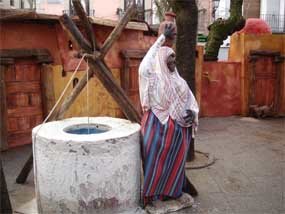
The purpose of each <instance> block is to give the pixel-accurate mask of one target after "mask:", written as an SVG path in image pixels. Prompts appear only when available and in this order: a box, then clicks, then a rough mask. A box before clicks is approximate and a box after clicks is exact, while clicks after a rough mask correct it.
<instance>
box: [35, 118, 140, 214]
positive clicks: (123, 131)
mask: <svg viewBox="0 0 285 214" xmlns="http://www.w3.org/2000/svg"><path fill="white" fill-rule="evenodd" d="M139 130H140V126H139V125H138V124H135V123H131V122H129V121H127V120H123V119H117V118H108V117H95V118H89V124H88V119H87V118H71V119H66V120H62V121H54V122H49V123H46V124H44V125H42V127H40V126H37V127H35V128H34V129H33V144H34V151H33V152H34V166H35V167H34V172H35V184H36V197H37V204H38V210H39V213H48V214H49V213H68V214H71V213H74V214H75V213H76V214H77V213H119V212H123V211H130V212H132V211H131V210H135V209H136V208H137V207H138V206H139V199H140V171H141V170H140V169H141V162H140V158H141V156H140V144H139V136H140V135H139Z"/></svg>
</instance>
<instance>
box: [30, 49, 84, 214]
mask: <svg viewBox="0 0 285 214" xmlns="http://www.w3.org/2000/svg"><path fill="white" fill-rule="evenodd" d="M85 56H86V54H83V56H82V58H81V59H80V61H79V63H78V65H77V66H76V68H75V71H74V72H73V74H72V76H71V77H70V79H69V81H68V82H67V84H66V86H65V88H64V89H63V91H62V92H61V95H60V96H59V98H58V100H57V101H56V103H55V105H54V106H53V108H52V109H51V111H50V113H49V114H48V116H47V117H46V118H45V119H44V121H43V123H42V124H41V125H40V127H39V128H38V130H37V131H36V132H35V134H34V136H33V155H34V179H35V189H36V195H39V193H40V190H39V187H38V186H37V183H38V178H37V158H36V137H37V134H38V132H39V131H40V130H41V128H42V126H43V125H44V124H45V123H46V122H47V121H48V119H49V118H50V116H51V115H52V113H53V112H54V110H55V109H56V107H57V106H58V104H59V103H60V101H61V99H62V98H63V96H64V94H65V92H66V91H67V89H68V87H69V85H70V84H71V82H72V80H73V78H74V76H75V74H76V73H77V71H78V69H79V66H80V65H81V63H82V61H83V59H84V58H85ZM87 72H88V67H87ZM87 76H88V75H87ZM87 78H88V77H87ZM87 80H88V79H87ZM37 204H38V210H39V213H42V212H43V209H42V206H41V201H40V198H39V197H37Z"/></svg>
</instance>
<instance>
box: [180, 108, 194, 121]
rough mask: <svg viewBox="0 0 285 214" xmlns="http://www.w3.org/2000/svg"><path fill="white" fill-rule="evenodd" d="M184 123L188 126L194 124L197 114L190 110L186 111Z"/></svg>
mask: <svg viewBox="0 0 285 214" xmlns="http://www.w3.org/2000/svg"><path fill="white" fill-rule="evenodd" d="M183 119H184V121H185V122H186V123H188V124H192V123H193V121H194V119H195V113H194V112H193V111H191V110H190V109H187V110H186V116H184V117H183Z"/></svg>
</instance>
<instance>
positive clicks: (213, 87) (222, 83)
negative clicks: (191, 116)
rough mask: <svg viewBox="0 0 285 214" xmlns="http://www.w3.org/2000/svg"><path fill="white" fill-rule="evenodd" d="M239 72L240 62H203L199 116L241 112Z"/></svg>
mask: <svg viewBox="0 0 285 214" xmlns="http://www.w3.org/2000/svg"><path fill="white" fill-rule="evenodd" d="M240 72H241V63H240V62H204V63H203V73H202V89H201V90H202V93H201V106H200V109H201V116H209V117H210V116H231V115H239V114H240V113H241V87H240ZM207 73H208V75H207Z"/></svg>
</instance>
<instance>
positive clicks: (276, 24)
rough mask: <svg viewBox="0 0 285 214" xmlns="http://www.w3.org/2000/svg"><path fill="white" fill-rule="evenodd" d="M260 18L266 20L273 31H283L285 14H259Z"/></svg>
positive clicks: (284, 28)
mask: <svg viewBox="0 0 285 214" xmlns="http://www.w3.org/2000/svg"><path fill="white" fill-rule="evenodd" d="M260 18H261V19H263V20H264V21H266V23H267V24H268V25H269V26H270V27H271V30H272V32H273V33H285V16H281V15H278V14H277V15H275V14H261V15H260Z"/></svg>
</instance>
